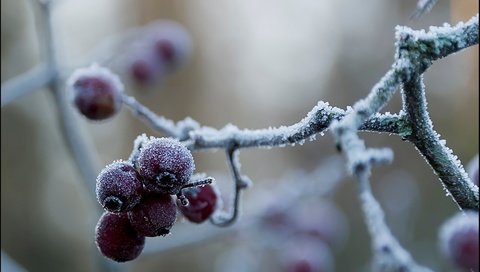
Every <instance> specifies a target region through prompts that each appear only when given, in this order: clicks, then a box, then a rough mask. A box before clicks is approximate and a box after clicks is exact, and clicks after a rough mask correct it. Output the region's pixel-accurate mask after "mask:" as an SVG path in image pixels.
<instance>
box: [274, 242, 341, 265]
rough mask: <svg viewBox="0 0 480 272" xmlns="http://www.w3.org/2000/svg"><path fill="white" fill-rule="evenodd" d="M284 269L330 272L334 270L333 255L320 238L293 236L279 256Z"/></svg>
mask: <svg viewBox="0 0 480 272" xmlns="http://www.w3.org/2000/svg"><path fill="white" fill-rule="evenodd" d="M278 257H279V258H280V263H281V265H282V267H283V271H288V272H329V271H333V270H334V269H333V268H334V264H333V257H332V254H331V253H330V250H329V249H328V246H327V245H325V244H324V243H323V242H322V241H320V240H309V239H305V238H300V239H299V238H298V237H295V238H292V239H291V240H290V241H288V242H287V243H285V244H284V245H283V246H282V248H281V251H280V254H279V256H278Z"/></svg>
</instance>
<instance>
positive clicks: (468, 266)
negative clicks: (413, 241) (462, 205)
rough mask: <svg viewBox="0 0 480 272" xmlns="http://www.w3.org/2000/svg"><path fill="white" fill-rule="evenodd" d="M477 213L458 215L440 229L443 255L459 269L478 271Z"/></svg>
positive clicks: (470, 212) (469, 212)
mask: <svg viewBox="0 0 480 272" xmlns="http://www.w3.org/2000/svg"><path fill="white" fill-rule="evenodd" d="M478 236H479V232H478V212H474V211H468V212H465V213H464V214H463V213H458V214H456V215H455V216H453V217H452V218H450V219H449V220H448V221H447V222H445V223H444V225H443V226H442V228H441V229H440V240H441V243H442V249H443V252H444V254H445V255H446V256H447V257H448V258H449V259H450V260H451V261H452V262H453V263H454V264H455V265H456V266H457V267H459V268H462V269H465V270H466V271H474V272H478V271H479V255H478V254H479V251H478V242H479V241H478Z"/></svg>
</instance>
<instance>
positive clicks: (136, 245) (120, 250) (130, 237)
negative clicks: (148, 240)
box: [95, 212, 145, 262]
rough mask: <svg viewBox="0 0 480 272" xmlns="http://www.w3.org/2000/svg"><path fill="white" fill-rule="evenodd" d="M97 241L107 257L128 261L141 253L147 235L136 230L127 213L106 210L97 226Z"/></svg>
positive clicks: (118, 260)
mask: <svg viewBox="0 0 480 272" xmlns="http://www.w3.org/2000/svg"><path fill="white" fill-rule="evenodd" d="M95 243H96V245H97V248H98V249H99V250H100V252H101V253H102V254H103V255H104V256H105V257H107V258H109V259H112V260H114V261H117V262H126V261H131V260H133V259H135V258H137V257H138V256H139V255H140V253H141V252H142V250H143V247H144V245H145V237H144V236H143V235H141V234H139V233H138V232H137V231H135V229H134V228H133V227H132V225H131V224H130V221H129V220H128V216H127V214H126V213H110V212H105V213H104V214H103V215H102V216H101V217H100V219H99V220H98V223H97V226H96V228H95Z"/></svg>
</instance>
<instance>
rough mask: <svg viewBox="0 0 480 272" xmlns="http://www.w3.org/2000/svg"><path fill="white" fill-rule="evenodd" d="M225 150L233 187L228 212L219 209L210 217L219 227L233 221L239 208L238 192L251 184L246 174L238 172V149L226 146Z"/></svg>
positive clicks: (228, 224)
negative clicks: (231, 201) (231, 200)
mask: <svg viewBox="0 0 480 272" xmlns="http://www.w3.org/2000/svg"><path fill="white" fill-rule="evenodd" d="M226 152H227V159H228V166H229V168H230V172H231V174H232V177H233V181H234V183H235V187H234V194H233V203H232V205H231V211H230V214H229V213H226V212H223V211H219V212H216V213H215V214H214V216H212V217H211V218H210V222H211V223H212V224H213V225H215V226H219V227H228V226H230V225H232V224H233V223H234V222H235V220H236V219H237V217H238V214H239V210H240V192H241V191H242V190H243V189H246V188H247V187H248V186H249V185H250V184H251V181H250V179H249V178H248V177H247V176H242V175H241V174H240V161H239V160H238V152H239V151H238V150H236V149H235V148H228V149H227V151H226Z"/></svg>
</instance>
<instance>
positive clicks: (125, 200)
mask: <svg viewBox="0 0 480 272" xmlns="http://www.w3.org/2000/svg"><path fill="white" fill-rule="evenodd" d="M96 193H97V200H98V202H99V203H100V205H102V206H103V208H104V209H105V210H107V211H110V212H123V211H128V210H131V209H132V208H133V207H134V206H135V205H137V204H138V203H139V202H140V199H141V198H142V194H143V184H142V177H141V176H140V175H139V174H138V172H137V171H136V170H135V168H133V165H131V164H130V163H128V162H123V161H118V162H114V163H112V164H110V165H108V166H107V167H105V168H104V169H103V170H102V172H100V174H99V175H98V177H97V184H96Z"/></svg>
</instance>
